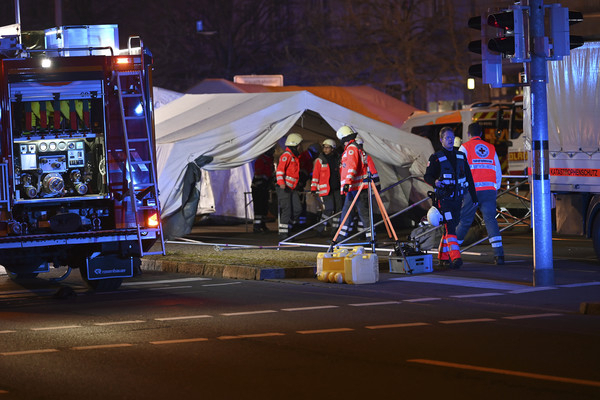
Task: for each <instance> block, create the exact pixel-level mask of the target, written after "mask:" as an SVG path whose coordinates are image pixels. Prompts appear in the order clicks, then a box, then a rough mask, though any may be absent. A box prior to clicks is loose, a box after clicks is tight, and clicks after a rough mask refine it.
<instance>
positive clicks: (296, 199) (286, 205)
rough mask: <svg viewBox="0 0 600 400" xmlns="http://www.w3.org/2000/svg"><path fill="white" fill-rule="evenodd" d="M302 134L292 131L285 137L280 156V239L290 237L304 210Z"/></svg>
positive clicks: (278, 165) (278, 184)
mask: <svg viewBox="0 0 600 400" xmlns="http://www.w3.org/2000/svg"><path fill="white" fill-rule="evenodd" d="M302 140H303V139H302V136H301V135H300V134H298V133H290V134H289V135H288V136H287V138H286V139H285V151H284V152H283V153H282V154H281V156H280V157H279V162H278V163H277V170H276V173H275V177H276V179H277V187H276V192H277V202H278V203H279V240H283V239H286V238H287V237H289V233H290V230H291V228H292V226H293V224H294V222H295V221H296V219H297V218H298V217H299V216H300V213H301V212H302V204H301V203H300V195H299V194H298V190H302V188H301V187H299V185H298V181H299V179H300V161H299V158H298V156H299V155H300V153H301V151H302V144H301V143H302Z"/></svg>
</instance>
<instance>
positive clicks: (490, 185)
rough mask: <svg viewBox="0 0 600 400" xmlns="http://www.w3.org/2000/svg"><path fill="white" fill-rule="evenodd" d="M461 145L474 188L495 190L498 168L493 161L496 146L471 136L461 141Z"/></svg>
mask: <svg viewBox="0 0 600 400" xmlns="http://www.w3.org/2000/svg"><path fill="white" fill-rule="evenodd" d="M463 147H464V150H465V153H466V154H467V161H468V162H469V168H470V169H471V174H472V175H473V182H474V183H475V190H477V191H479V190H497V189H498V188H497V187H496V185H497V182H498V179H497V176H496V173H497V171H498V170H499V169H498V166H497V165H496V161H495V160H497V157H496V148H495V147H494V146H493V145H492V144H490V143H488V142H486V141H485V140H483V139H481V138H480V137H474V138H471V140H469V141H468V142H466V143H463Z"/></svg>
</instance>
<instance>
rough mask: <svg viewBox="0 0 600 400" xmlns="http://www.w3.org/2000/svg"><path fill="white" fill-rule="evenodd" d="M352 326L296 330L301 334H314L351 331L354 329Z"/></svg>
mask: <svg viewBox="0 0 600 400" xmlns="http://www.w3.org/2000/svg"><path fill="white" fill-rule="evenodd" d="M353 330H354V329H352V328H333V329H315V330H310V331H296V333H299V334H301V335H312V334H315V333H337V332H350V331H353Z"/></svg>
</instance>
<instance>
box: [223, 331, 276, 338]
mask: <svg viewBox="0 0 600 400" xmlns="http://www.w3.org/2000/svg"><path fill="white" fill-rule="evenodd" d="M273 336H285V333H280V332H267V333H251V334H247V335H234V336H219V337H218V338H217V339H219V340H233V339H250V338H261V337H273Z"/></svg>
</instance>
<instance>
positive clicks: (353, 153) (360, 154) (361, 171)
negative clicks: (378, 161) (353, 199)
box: [340, 140, 367, 192]
mask: <svg viewBox="0 0 600 400" xmlns="http://www.w3.org/2000/svg"><path fill="white" fill-rule="evenodd" d="M365 159H366V157H365V153H364V151H362V150H361V149H360V148H359V147H358V146H357V145H356V143H355V141H354V140H351V141H350V142H348V144H346V147H345V148H344V154H342V160H341V163H340V184H341V189H342V190H343V188H344V185H349V186H350V189H349V190H350V191H351V192H353V191H356V190H358V189H359V188H360V187H361V185H362V187H363V189H366V188H367V182H363V181H364V180H365V178H366V177H367V163H366V162H365V161H366V160H365Z"/></svg>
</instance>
